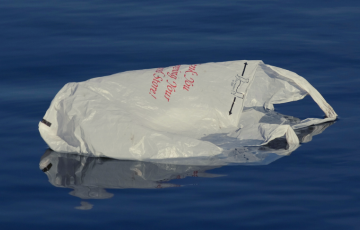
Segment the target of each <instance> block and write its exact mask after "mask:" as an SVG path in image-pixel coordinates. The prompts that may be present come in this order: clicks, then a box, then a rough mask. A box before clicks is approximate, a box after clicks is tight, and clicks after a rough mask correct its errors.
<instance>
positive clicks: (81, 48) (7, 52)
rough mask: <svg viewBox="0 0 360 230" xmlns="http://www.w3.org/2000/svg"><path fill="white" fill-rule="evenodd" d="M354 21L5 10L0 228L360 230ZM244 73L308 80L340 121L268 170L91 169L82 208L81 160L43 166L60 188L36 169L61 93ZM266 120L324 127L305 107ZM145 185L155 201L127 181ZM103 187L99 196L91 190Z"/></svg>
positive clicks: (181, 10) (279, 13)
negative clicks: (71, 85) (238, 69)
mask: <svg viewBox="0 0 360 230" xmlns="http://www.w3.org/2000/svg"><path fill="white" fill-rule="evenodd" d="M359 21H360V3H359V1H355V0H343V1H335V0H329V1H319V0H312V1H309V0H303V1H297V2H295V1H286V0H278V1H271V0H268V1H265V0H263V1H261V0H256V1H255V0H254V1H245V0H244V1H212V0H207V1H200V0H192V1H177V2H171V1H112V0H107V1H98V0H88V1H84V0H71V1H70V0H61V1H60V0H52V1H45V0H43V1H40V0H31V1H30V0H16V1H14V0H2V1H1V3H0V31H1V36H0V108H1V109H0V127H1V128H0V146H1V155H0V182H1V183H0V228H1V229H140V228H141V229H359V228H360V167H359V166H360V157H359V154H360V152H359V149H360V142H359V133H360V121H359V119H360V115H359V114H360V106H359V105H360V90H359V87H360V76H359V75H360V74H359V73H360V43H359V41H360V23H359ZM245 59H247V60H263V61H264V63H266V64H270V65H274V66H278V67H281V68H285V69H288V70H291V71H294V72H296V73H298V74H299V75H301V76H303V77H305V78H306V79H307V80H308V81H309V82H310V83H311V84H312V85H313V86H314V87H315V88H317V89H318V90H319V91H320V93H321V94H322V95H323V96H324V98H325V99H326V100H327V101H328V103H329V104H330V105H332V107H333V108H334V109H335V111H336V112H337V114H338V115H339V119H338V120H337V121H336V122H335V124H332V125H331V126H330V127H327V128H326V129H325V130H324V131H323V133H321V134H319V135H316V136H314V137H313V138H312V141H310V142H308V143H304V144H302V146H301V147H300V148H298V149H297V150H296V151H294V152H293V153H292V154H291V155H289V156H285V157H282V158H279V159H277V160H275V161H273V162H272V163H269V164H267V165H258V166H246V165H245V166H244V165H229V166H223V167H212V168H211V167H208V168H206V167H202V168H201V167H200V168H181V167H180V166H176V165H172V169H174V167H175V168H176V170H178V171H176V170H175V171H176V173H177V174H176V173H175V174H174V173H173V172H172V171H171V170H172V169H169V168H166V167H163V166H161V165H160V166H159V165H149V164H147V163H142V162H121V161H111V160H107V161H106V160H101V159H100V160H99V161H96V160H93V159H87V160H86V164H85V166H84V167H85V169H84V170H83V171H81V173H83V174H81V176H80V177H82V179H83V180H84V184H83V185H82V186H85V185H86V183H89V184H88V187H86V186H85V187H86V188H87V189H90V190H91V191H92V190H93V191H92V192H89V191H88V193H86V191H85V193H86V194H85V193H84V194H85V195H84V194H83V195H84V196H83V197H82V198H81V195H79V194H77V196H74V192H72V191H73V190H74V186H73V187H72V188H71V186H70V184H72V181H71V180H72V179H71V176H69V175H72V173H73V174H74V173H75V172H74V170H75V171H76V169H79V168H78V167H80V166H79V165H81V159H68V158H66V157H62V158H61V157H60V158H59V159H58V164H57V165H56V164H55V163H54V165H53V167H60V166H61V165H63V166H61V167H63V168H67V169H68V170H70V171H66V170H65V171H64V172H62V173H64V177H63V178H65V179H64V180H65V182H64V181H63V184H67V185H68V186H67V188H62V187H56V186H54V184H53V183H51V180H50V181H49V177H48V174H46V173H44V172H42V171H41V170H40V169H39V162H40V158H41V156H42V155H43V154H44V153H45V151H46V150H47V145H46V144H45V142H44V141H43V140H42V138H41V137H40V135H39V132H38V129H37V126H38V122H39V121H40V120H41V119H42V117H43V115H44V113H45V111H46V110H47V108H48V106H49V104H50V102H51V100H52V98H53V97H54V96H55V94H56V93H57V92H58V90H59V89H60V88H61V87H62V86H63V85H64V84H66V83H67V82H78V81H84V80H87V79H89V78H92V77H98V76H105V75H109V74H113V73H117V72H122V71H127V70H135V69H145V68H155V67H166V66H171V65H176V64H194V63H205V62H218V61H231V60H245ZM275 109H276V110H277V111H279V112H281V113H284V114H288V115H293V116H296V117H299V118H307V117H317V118H321V117H322V116H323V112H322V111H321V110H320V109H318V108H317V106H316V104H315V103H314V102H313V101H312V100H311V98H309V97H307V98H306V99H304V100H301V101H298V102H294V103H288V104H283V105H280V106H276V107H275ZM103 161H104V162H103ZM64 165H65V166H66V165H70V166H71V165H73V166H71V167H65V166H64ZM103 166H106V167H103ZM81 167H82V166H81ZM101 167H103V168H104V169H103V168H101ZM134 167H135V168H136V167H137V168H138V169H139V168H140V169H144V170H143V171H140V172H138V171H136V170H135V171H134V170H132V171H131V169H132V168H134ZM118 168H119V170H118ZM170 168H171V167H170ZM50 170H51V169H50ZM71 170H72V171H71ZM96 170H98V171H96ZM147 170H150V171H147ZM49 172H50V171H49ZM144 172H146V173H147V174H146V175H161V176H159V177H155V176H154V178H153V177H151V176H150V177H149V178H152V179H149V178H147V177H144V178H143V180H144V181H143V182H141V183H140V185H141V186H143V185H144V183H150V184H151V186H150V187H152V188H153V187H155V188H156V187H158V185H159V184H160V187H161V186H163V187H164V188H160V187H158V189H146V188H143V189H138V188H137V187H139V185H137V184H135V182H134V183H133V182H131V178H135V176H138V177H139V176H140V174H141V173H144ZM153 172H159V174H156V173H155V174H151V173H153ZM101 173H103V174H104V175H101ZM129 173H130V174H131V173H134V174H131V175H130V176H128V175H129ZM110 174H111V175H113V176H117V177H119V178H123V179H124V178H125V180H130V182H131V183H133V184H131V183H130V182H129V181H128V182H129V183H130V184H131V185H128V186H125V185H124V186H123V187H121V183H120V181H121V180H120V179H119V180H118V182H119V183H118V184H117V187H116V186H115V185H114V182H112V181H107V179H108V178H110V176H109V175H110ZM215 175H218V176H215ZM219 175H221V176H219ZM66 178H67V179H66ZM126 178H128V179H126ZM129 178H130V179H129ZM66 181H67V182H66ZM94 181H95V182H94ZM102 183H103V187H102V188H105V189H103V190H102V188H99V186H98V187H96V186H97V185H99V184H102ZM60 184H61V183H60ZM166 184H168V185H169V186H168V188H165V187H166ZM111 186H112V187H111ZM65 187H66V186H65ZM100 187H101V186H100ZM131 187H132V188H131ZM145 187H146V186H145ZM82 188H83V187H82ZM82 188H80V190H81V189H82ZM86 188H85V189H86ZM125 188H127V189H125ZM81 191H83V190H81ZM81 191H80V192H81ZM70 192H72V194H73V195H71V194H69V193H70ZM99 194H103V195H104V194H105V195H104V196H103V197H100V196H99ZM75 195H76V193H75ZM86 196H87V197H86ZM94 198H104V199H94ZM105 198H106V199H105ZM81 202H82V204H81Z"/></svg>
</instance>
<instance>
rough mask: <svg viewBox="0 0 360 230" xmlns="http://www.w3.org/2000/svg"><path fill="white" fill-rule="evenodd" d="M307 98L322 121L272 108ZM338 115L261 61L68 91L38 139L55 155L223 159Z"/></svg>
mask: <svg viewBox="0 0 360 230" xmlns="http://www.w3.org/2000/svg"><path fill="white" fill-rule="evenodd" d="M308 94H309V95H310V96H311V97H312V98H313V99H314V101H315V102H316V103H317V104H318V105H319V107H320V108H321V109H322V110H323V111H324V113H325V114H326V118H325V119H318V118H309V119H305V120H302V121H301V120H299V119H297V118H294V117H290V116H285V115H281V114H279V113H276V112H275V111H274V104H281V103H286V102H291V101H296V100H300V99H302V98H304V97H305V96H306V95H308ZM336 117H337V114H336V113H335V111H334V110H333V109H332V107H331V106H330V105H329V104H328V103H327V102H326V101H325V99H324V98H323V97H322V96H321V95H320V93H319V92H318V91H317V90H316V89H315V88H314V87H313V86H312V85H310V83H308V82H307V81H306V80H305V79H304V78H302V77H300V76H299V75H297V74H295V73H293V72H290V71H287V70H284V69H281V68H277V67H274V66H270V65H265V64H264V63H263V62H262V61H231V62H221V63H206V64H196V65H178V66H172V67H167V68H157V69H148V70H137V71H128V72H123V73H118V74H114V75H110V76H106V77H99V78H94V79H90V80H88V81H85V82H80V83H68V84H66V85H65V86H64V87H63V88H62V89H61V90H60V91H59V92H58V94H57V95H56V96H55V98H54V99H53V101H52V103H51V105H50V108H49V109H48V111H47V112H46V114H45V116H44V119H43V120H42V121H41V122H40V123H39V131H40V134H41V136H42V137H43V139H44V140H45V142H46V143H47V144H48V145H49V147H50V148H51V149H53V150H55V151H58V152H68V153H80V154H83V155H88V156H99V157H111V158H117V159H132V160H151V159H167V158H185V157H203V156H214V155H218V154H224V153H228V152H231V151H233V150H234V149H235V148H239V147H240V146H261V145H266V144H268V143H269V142H270V141H272V140H274V139H276V138H280V137H284V138H286V141H287V143H288V145H289V151H290V152H291V151H292V150H294V149H296V148H297V147H298V145H299V139H298V137H297V136H296V134H295V132H294V130H297V129H300V128H304V127H307V126H310V125H315V124H320V123H324V122H328V121H333V120H335V119H336Z"/></svg>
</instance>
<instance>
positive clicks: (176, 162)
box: [40, 122, 333, 210]
mask: <svg viewBox="0 0 360 230" xmlns="http://www.w3.org/2000/svg"><path fill="white" fill-rule="evenodd" d="M332 124H333V122H331V123H324V124H320V125H316V126H310V127H307V128H304V129H300V130H296V134H297V135H298V137H299V140H300V142H301V143H305V142H309V141H311V140H312V137H313V136H314V135H318V134H320V133H322V132H323V131H324V130H325V129H326V128H327V127H329V126H330V125H332ZM291 151H293V149H291V150H290V149H289V148H288V146H287V143H286V140H285V139H281V138H280V139H276V140H274V141H272V142H270V143H269V144H268V145H266V146H261V147H239V148H236V149H233V150H231V151H229V152H227V153H224V154H221V155H218V156H214V157H208V158H188V159H166V160H157V161H156V162H155V161H154V162H144V161H127V160H115V159H109V158H94V157H86V156H81V155H77V154H66V153H58V152H54V151H52V150H51V149H48V150H47V151H46V152H45V153H44V155H43V156H42V157H41V160H40V169H41V170H42V171H43V172H44V173H45V174H46V175H47V176H48V178H49V182H50V183H51V184H52V185H54V186H56V187H65V188H71V189H73V191H71V192H70V195H73V196H76V197H79V198H81V199H108V198H111V197H113V194H112V193H109V192H107V191H106V190H105V189H106V188H109V189H125V188H133V189H159V188H169V187H180V185H177V184H176V182H175V181H174V180H175V179H183V178H185V177H218V176H221V175H216V174H211V173H207V171H208V170H210V169H214V168H218V167H222V166H224V165H228V164H242V165H264V164H269V163H271V162H273V161H275V160H277V159H279V158H281V157H283V156H286V155H289V154H290V153H291ZM170 181H171V183H170ZM76 208H77V209H81V210H88V209H91V208H92V205H91V204H90V203H88V202H85V201H82V202H81V206H79V207H76Z"/></svg>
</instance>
